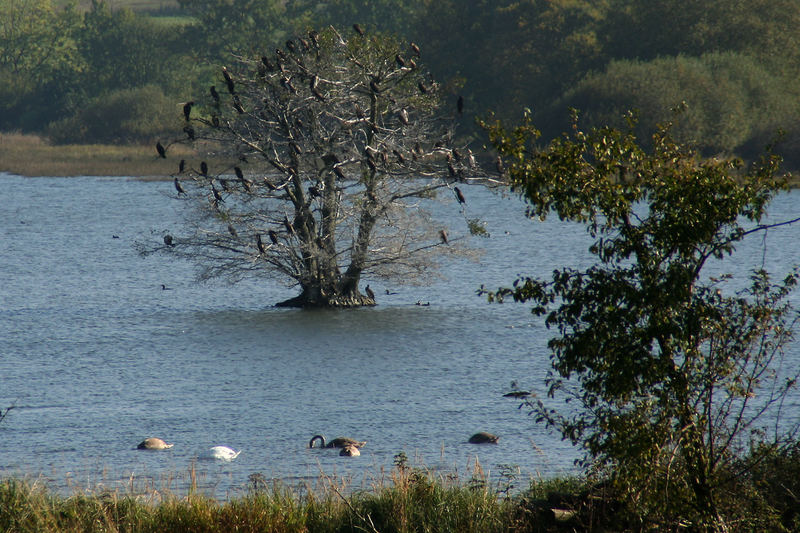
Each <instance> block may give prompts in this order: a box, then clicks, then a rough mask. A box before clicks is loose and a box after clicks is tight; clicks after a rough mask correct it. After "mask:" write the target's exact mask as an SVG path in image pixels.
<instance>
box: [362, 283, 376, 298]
mask: <svg viewBox="0 0 800 533" xmlns="http://www.w3.org/2000/svg"><path fill="white" fill-rule="evenodd" d="M364 292H366V293H367V298H369V299H370V300H375V293H374V292H373V291H372V289H370V288H369V285H367V286H366V287H364Z"/></svg>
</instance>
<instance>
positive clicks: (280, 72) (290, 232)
mask: <svg viewBox="0 0 800 533" xmlns="http://www.w3.org/2000/svg"><path fill="white" fill-rule="evenodd" d="M348 35H350V36H349V37H345V36H344V35H342V34H340V33H338V32H337V31H336V30H333V29H328V30H326V31H324V32H322V33H319V34H318V33H316V32H314V31H312V32H310V33H308V34H307V35H303V36H302V37H300V38H292V39H288V40H287V41H286V42H285V46H281V47H279V48H277V49H275V51H274V53H267V54H264V55H262V56H260V57H259V56H256V57H242V58H240V59H239V61H237V62H236V63H235V64H232V65H229V66H228V67H227V68H226V67H223V68H222V70H221V73H222V77H221V78H219V79H218V81H217V83H216V84H215V85H214V87H213V88H211V89H209V90H208V92H207V93H206V95H198V96H197V97H196V98H195V99H194V100H192V101H191V102H189V103H187V104H186V105H185V106H184V109H183V112H184V118H185V127H184V132H185V135H186V136H187V140H188V141H191V142H197V143H200V144H201V146H206V147H208V149H210V150H213V151H214V152H215V153H216V155H217V157H216V158H215V161H217V162H219V161H220V157H221V156H224V157H227V158H228V159H229V160H230V161H231V164H230V165H227V166H224V167H222V168H219V167H216V166H215V164H213V163H212V164H208V163H207V162H203V161H201V162H200V163H199V164H198V162H196V161H195V162H193V163H190V165H189V166H187V167H186V174H179V175H177V176H176V180H175V186H176V189H177V196H178V198H179V199H183V200H184V201H185V203H186V207H187V222H188V225H187V227H186V230H187V231H186V233H185V234H177V235H170V236H169V238H168V239H166V240H165V242H164V244H163V246H156V247H151V248H150V249H149V250H146V253H150V252H155V251H157V252H162V253H168V254H171V255H175V256H179V257H185V258H188V259H191V260H194V261H196V262H197V263H198V264H199V266H200V267H201V269H202V276H203V277H214V276H225V277H228V278H232V279H237V278H239V277H242V276H249V275H257V276H258V275H264V276H268V277H274V278H278V279H282V280H284V281H288V282H291V283H293V284H296V285H297V286H298V287H299V292H300V293H299V295H298V296H297V297H296V298H292V299H291V300H289V301H287V302H283V304H282V305H288V306H303V307H308V306H323V307H324V306H339V307H353V306H361V305H374V304H375V300H374V298H373V296H372V295H370V294H369V291H367V292H368V294H367V295H364V294H362V292H361V290H360V287H359V283H360V280H361V277H362V276H363V275H366V274H369V275H372V276H382V277H386V278H390V279H394V280H396V281H399V282H408V281H411V280H413V279H415V278H418V277H419V276H420V275H421V274H423V273H424V272H425V271H426V270H427V269H429V268H432V267H434V266H435V259H434V257H435V255H437V254H443V253H457V252H459V251H463V250H461V248H462V247H461V246H459V241H461V240H462V238H463V237H464V236H465V235H468V231H469V229H470V226H469V224H465V225H464V226H463V227H461V228H448V227H446V226H445V225H442V223H441V222H437V221H436V220H435V219H434V218H433V217H431V214H430V213H429V211H428V208H426V206H429V205H431V204H430V201H431V199H432V198H434V197H435V196H436V194H437V193H438V192H440V191H443V192H445V193H447V194H448V195H454V196H457V197H458V202H461V201H462V200H464V197H463V193H462V194H456V193H458V192H459V191H457V190H456V186H455V184H457V183H460V182H465V181H468V180H476V179H480V178H482V177H483V173H482V172H481V171H480V169H479V168H478V167H477V164H476V161H475V157H474V155H473V154H472V153H471V151H470V150H469V149H468V148H467V147H465V146H459V145H457V141H456V139H455V138H454V135H453V124H454V118H455V117H456V115H457V109H456V106H455V104H454V103H452V104H451V105H448V106H447V107H443V106H442V104H443V101H442V99H441V96H442V95H441V93H440V89H439V87H438V85H437V84H436V83H435V82H434V81H433V80H432V79H431V78H430V77H429V75H428V74H427V73H426V72H425V71H424V70H423V69H422V65H421V62H420V61H421V59H420V57H418V50H417V49H415V48H414V47H409V46H408V45H406V46H400V45H399V43H397V42H395V41H393V40H390V39H385V38H381V37H376V36H373V35H371V34H367V33H365V32H364V30H363V28H360V27H356V29H355V30H352V29H351V30H350V31H349V32H348ZM181 168H183V167H181ZM450 197H451V198H453V196H450ZM456 205H458V204H456ZM462 242H463V241H462Z"/></svg>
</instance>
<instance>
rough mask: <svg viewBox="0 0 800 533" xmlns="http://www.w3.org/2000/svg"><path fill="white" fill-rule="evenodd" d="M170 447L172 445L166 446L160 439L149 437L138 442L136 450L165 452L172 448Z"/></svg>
mask: <svg viewBox="0 0 800 533" xmlns="http://www.w3.org/2000/svg"><path fill="white" fill-rule="evenodd" d="M172 446H174V445H173V444H167V443H166V442H164V441H163V440H162V439H159V438H157V437H150V438H147V439H144V440H143V441H142V442H140V443H139V445H138V446H137V447H136V448H137V449H139V450H166V449H168V448H172Z"/></svg>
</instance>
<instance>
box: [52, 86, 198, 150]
mask: <svg viewBox="0 0 800 533" xmlns="http://www.w3.org/2000/svg"><path fill="white" fill-rule="evenodd" d="M180 113H181V110H180V107H179V106H177V105H176V103H175V101H174V100H173V99H172V98H170V97H167V96H166V95H165V94H164V93H163V92H162V90H161V89H160V88H158V87H155V86H153V85H147V86H144V87H139V88H135V89H124V90H117V91H112V92H110V93H108V94H106V95H103V96H98V97H96V98H93V99H92V100H90V101H89V102H88V103H87V104H86V105H85V106H83V107H82V108H81V109H80V110H78V111H77V112H76V113H75V114H74V115H72V116H70V117H68V118H65V119H62V120H58V121H56V122H53V123H51V124H50V125H49V126H48V128H47V135H48V136H49V137H50V139H51V141H52V142H54V143H56V144H70V143H75V144H79V143H100V142H103V143H131V142H144V141H150V140H151V139H153V138H154V137H158V136H161V135H163V134H165V133H166V132H174V131H175V130H178V129H180V126H179V125H180V124H181V118H182V116H181V114H180Z"/></svg>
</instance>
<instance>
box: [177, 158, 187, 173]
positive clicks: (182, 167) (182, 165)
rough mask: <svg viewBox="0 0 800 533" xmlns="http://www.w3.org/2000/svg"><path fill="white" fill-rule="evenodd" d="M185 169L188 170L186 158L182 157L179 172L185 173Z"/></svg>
mask: <svg viewBox="0 0 800 533" xmlns="http://www.w3.org/2000/svg"><path fill="white" fill-rule="evenodd" d="M184 170H186V160H185V159H181V162H180V163H178V174H183V171H184Z"/></svg>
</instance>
